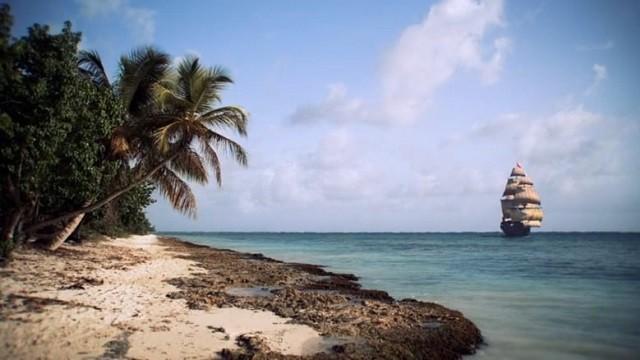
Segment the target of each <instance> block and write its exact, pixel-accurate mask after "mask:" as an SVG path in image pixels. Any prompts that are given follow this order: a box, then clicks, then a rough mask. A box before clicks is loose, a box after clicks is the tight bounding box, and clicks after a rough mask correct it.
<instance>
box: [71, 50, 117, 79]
mask: <svg viewBox="0 0 640 360" xmlns="http://www.w3.org/2000/svg"><path fill="white" fill-rule="evenodd" d="M77 64H78V68H79V69H80V72H81V73H82V74H84V75H85V76H87V77H88V78H89V79H90V80H91V81H92V82H93V83H94V84H96V85H98V86H106V87H110V86H111V84H110V83H109V77H108V76H107V72H106V71H105V69H104V65H103V64H102V59H101V58H100V54H98V52H97V51H95V50H81V51H80V52H79V53H78V62H77Z"/></svg>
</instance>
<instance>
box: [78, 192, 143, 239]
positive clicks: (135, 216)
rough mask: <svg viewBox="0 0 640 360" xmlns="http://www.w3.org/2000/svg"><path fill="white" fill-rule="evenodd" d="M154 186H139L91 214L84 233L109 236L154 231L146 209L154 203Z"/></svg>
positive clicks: (84, 227)
mask: <svg viewBox="0 0 640 360" xmlns="http://www.w3.org/2000/svg"><path fill="white" fill-rule="evenodd" d="M153 190H154V186H153V185H152V184H150V183H145V184H142V185H139V186H137V187H135V188H133V189H132V190H130V191H128V192H127V193H125V194H124V195H122V196H121V197H119V198H117V199H116V200H114V201H112V202H111V203H109V204H108V205H106V206H104V207H102V208H101V209H99V210H97V211H94V212H93V213H91V214H89V216H88V218H87V221H85V224H84V225H83V227H82V228H81V231H82V232H84V233H91V232H97V233H100V234H105V235H109V236H122V235H125V234H139V235H143V234H147V233H149V232H152V231H154V228H153V226H152V225H151V223H150V222H149V220H148V219H147V217H146V215H145V213H144V209H145V208H146V207H148V206H149V205H151V204H152V203H154V202H155V201H154V200H153V198H152V197H151V194H152V193H153Z"/></svg>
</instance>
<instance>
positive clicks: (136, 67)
mask: <svg viewBox="0 0 640 360" xmlns="http://www.w3.org/2000/svg"><path fill="white" fill-rule="evenodd" d="M170 62H171V59H170V57H169V55H167V54H165V53H163V52H161V51H159V50H157V49H154V48H153V47H141V48H138V49H135V50H133V51H132V52H131V53H130V54H129V55H128V56H123V57H122V58H120V83H119V87H120V92H121V95H122V97H123V100H124V105H125V107H126V109H127V110H128V111H129V113H130V114H133V115H138V114H139V113H140V112H141V111H142V110H143V109H144V108H145V107H146V106H148V105H149V104H150V103H151V101H152V100H153V99H154V91H153V90H154V86H155V85H156V84H157V83H158V82H159V81H160V80H162V79H163V78H164V76H165V75H166V73H167V70H168V69H169V64H170Z"/></svg>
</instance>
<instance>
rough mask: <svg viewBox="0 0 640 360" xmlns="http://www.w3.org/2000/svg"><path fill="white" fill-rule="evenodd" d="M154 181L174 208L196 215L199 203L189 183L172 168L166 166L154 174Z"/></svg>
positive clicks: (189, 214) (191, 215)
mask: <svg viewBox="0 0 640 360" xmlns="http://www.w3.org/2000/svg"><path fill="white" fill-rule="evenodd" d="M152 180H153V183H154V184H155V185H156V186H157V187H158V191H160V194H161V195H162V196H164V197H165V198H167V200H169V202H170V203H171V206H173V208H174V209H176V210H178V211H180V212H182V213H184V214H187V215H188V216H190V217H195V215H196V210H197V204H196V197H195V195H194V194H193V192H192V191H191V188H189V185H187V183H186V182H184V181H183V180H182V179H180V177H179V176H178V175H176V173H174V172H173V171H171V169H169V168H167V167H164V168H162V169H160V170H158V171H157V172H156V173H155V174H153V176H152Z"/></svg>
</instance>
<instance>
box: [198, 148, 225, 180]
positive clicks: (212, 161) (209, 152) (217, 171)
mask: <svg viewBox="0 0 640 360" xmlns="http://www.w3.org/2000/svg"><path fill="white" fill-rule="evenodd" d="M200 151H201V152H202V155H203V157H204V160H205V162H206V163H207V165H209V167H210V168H211V170H212V171H213V175H214V176H215V177H216V182H217V183H218V186H222V170H221V166H220V159H219V158H218V154H217V153H216V151H215V150H214V149H213V148H212V147H211V146H209V144H208V143H206V142H204V141H200Z"/></svg>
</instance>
